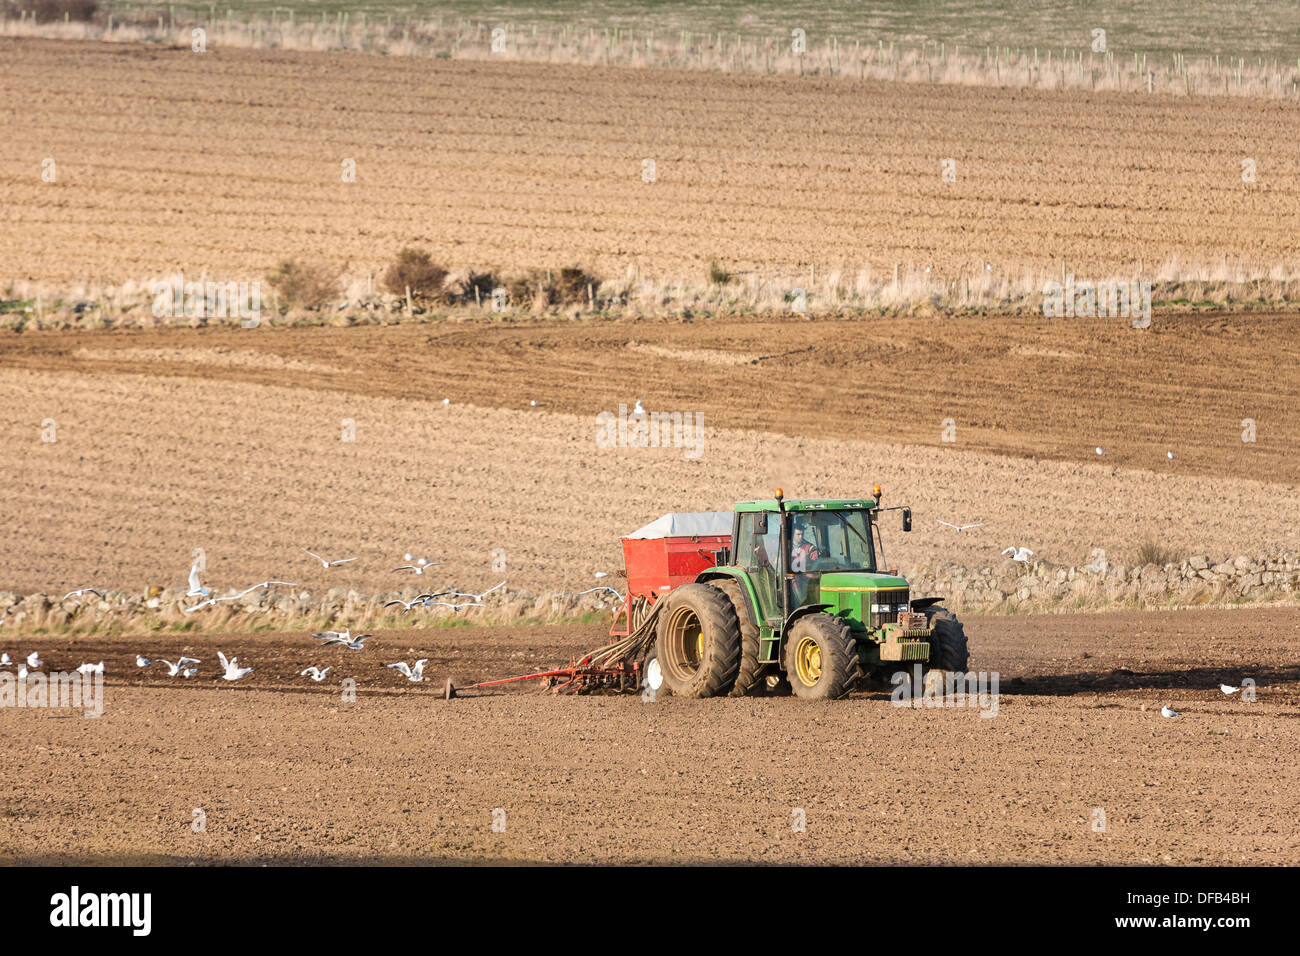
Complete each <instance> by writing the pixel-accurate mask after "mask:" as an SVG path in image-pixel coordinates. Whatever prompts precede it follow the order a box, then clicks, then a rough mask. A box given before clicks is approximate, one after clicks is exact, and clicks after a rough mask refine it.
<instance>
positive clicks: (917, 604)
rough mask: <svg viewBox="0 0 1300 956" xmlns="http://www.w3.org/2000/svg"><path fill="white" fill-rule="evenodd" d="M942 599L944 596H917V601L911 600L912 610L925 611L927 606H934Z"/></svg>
mask: <svg viewBox="0 0 1300 956" xmlns="http://www.w3.org/2000/svg"><path fill="white" fill-rule="evenodd" d="M942 600H943V598H937V597H928V598H917V599H916V600H915V601H912V602H911V604H912V610H913V611H924V610H925V609H926V608H928V607H933V606H934V605H936V604H938V603H939V602H940V601H942Z"/></svg>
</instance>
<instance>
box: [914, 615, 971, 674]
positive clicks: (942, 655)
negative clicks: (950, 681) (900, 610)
mask: <svg viewBox="0 0 1300 956" xmlns="http://www.w3.org/2000/svg"><path fill="white" fill-rule="evenodd" d="M925 615H926V617H927V618H928V619H929V622H930V627H931V628H932V629H933V630H932V632H931V634H930V661H929V663H928V664H927V665H926V668H925V676H924V678H923V681H924V686H925V687H927V688H928V687H929V686H930V683H931V682H932V681H935V682H938V683H939V685H940V687H941V688H942V687H943V686H944V682H946V680H947V677H946V674H947V673H948V672H952V673H954V674H965V673H966V670H967V666H968V665H969V663H970V651H969V650H968V649H967V646H966V631H965V629H964V628H963V627H962V626H961V621H959V620H957V615H955V614H953V613H952V611H949V610H948V609H947V608H945V607H939V606H938V605H936V606H934V607H931V608H927V609H926V611H925ZM931 675H933V676H931Z"/></svg>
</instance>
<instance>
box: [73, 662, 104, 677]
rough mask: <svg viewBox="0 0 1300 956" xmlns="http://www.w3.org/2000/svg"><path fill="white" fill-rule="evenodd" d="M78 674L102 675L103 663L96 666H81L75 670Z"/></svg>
mask: <svg viewBox="0 0 1300 956" xmlns="http://www.w3.org/2000/svg"><path fill="white" fill-rule="evenodd" d="M77 673H78V674H102V673H104V662H103V661H100V662H99V663H98V664H82V665H81V666H80V667H78V668H77Z"/></svg>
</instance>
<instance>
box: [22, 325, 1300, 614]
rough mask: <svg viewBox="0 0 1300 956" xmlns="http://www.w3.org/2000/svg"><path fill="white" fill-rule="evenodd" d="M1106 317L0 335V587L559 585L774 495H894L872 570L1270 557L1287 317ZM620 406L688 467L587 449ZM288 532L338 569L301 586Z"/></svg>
mask: <svg viewBox="0 0 1300 956" xmlns="http://www.w3.org/2000/svg"><path fill="white" fill-rule="evenodd" d="M1128 332H1129V330H1127V329H1125V328H1124V327H1123V325H1122V324H1121V325H1120V326H1119V327H1118V328H1116V327H1114V326H1113V325H1112V324H1108V323H1105V322H1093V323H1075V324H1071V323H1045V322H1035V321H1025V320H1008V319H998V320H992V319H974V318H969V319H949V320H945V321H943V322H942V323H937V322H932V321H928V320H923V319H895V320H889V321H887V322H886V321H859V322H841V323H821V322H817V323H807V322H748V323H745V322H739V323H728V324H719V323H708V324H702V325H694V324H677V323H672V324H663V323H649V322H647V323H637V322H618V323H585V322H584V323H574V322H570V321H565V320H559V321H557V320H551V321H547V322H537V323H531V324H522V325H514V324H489V323H486V322H485V323H481V324H475V325H473V326H471V325H467V324H436V325H429V324H418V325H416V324H411V325H402V326H395V327H361V328H350V329H348V328H322V329H307V328H291V329H283V330H277V329H270V328H260V329H250V330H240V329H230V330H220V329H212V330H188V329H178V330H159V331H135V332H104V333H84V332H80V333H53V332H52V333H39V334H22V335H8V336H0V423H2V424H0V439H2V440H3V442H4V446H5V448H6V449H7V453H6V454H5V455H4V456H3V457H2V458H0V501H2V502H3V505H4V511H5V513H6V515H7V516H8V520H7V521H6V522H5V523H4V524H3V526H0V582H3V586H4V587H7V588H12V589H17V590H22V591H34V590H42V591H46V592H50V591H55V592H57V593H59V594H61V593H63V591H64V590H70V589H72V588H75V587H85V586H89V585H97V586H108V587H121V588H128V589H140V588H144V587H145V586H148V585H176V584H182V583H184V580H185V575H186V573H187V571H188V568H189V565H190V562H191V554H192V552H193V549H195V548H203V549H204V551H205V552H206V561H207V567H208V578H207V579H205V581H207V580H209V579H210V583H211V584H213V585H215V586H217V587H219V588H231V587H239V588H243V587H247V586H248V585H250V584H253V583H256V582H258V581H264V580H267V578H268V577H270V578H274V579H277V580H282V581H292V582H294V583H297V584H300V585H302V586H304V587H307V588H310V589H311V590H313V591H316V590H319V589H323V588H327V587H345V588H356V589H358V590H361V591H370V592H379V591H386V590H390V589H396V588H398V587H400V586H403V585H406V584H408V583H409V584H428V583H430V581H429V580H428V578H427V577H426V578H425V579H423V580H415V579H411V578H410V577H409V576H404V575H398V574H394V573H393V570H392V569H393V568H396V567H397V566H398V565H400V564H403V563H404V562H403V561H401V560H400V558H401V555H402V554H403V553H405V552H407V551H412V552H414V553H416V554H422V555H424V556H427V557H428V558H429V559H430V560H433V561H443V562H445V564H444V567H443V568H441V569H439V572H438V574H439V577H438V578H437V579H436V580H435V581H434V582H432V583H435V584H436V583H441V582H444V581H445V582H447V583H451V584H454V585H456V586H460V587H462V589H464V587H465V586H474V589H475V590H478V589H480V588H481V587H486V586H490V585H492V584H495V583H497V581H499V580H500V579H501V577H503V576H504V577H507V578H508V579H509V580H510V582H511V585H512V586H513V587H529V588H533V589H539V590H540V589H545V588H554V587H561V588H566V589H572V590H576V589H581V588H586V587H591V586H592V585H594V584H596V583H597V581H596V579H595V578H594V577H593V575H594V574H595V573H596V572H597V571H601V570H604V571H610V572H613V571H614V570H616V569H617V568H619V567H621V554H620V551H619V546H618V537H619V535H622V534H626V533H628V532H630V531H632V530H633V529H635V528H637V527H640V526H641V525H642V524H644V523H645V522H647V521H650V520H651V519H653V518H655V517H657V516H659V515H660V514H662V513H664V512H667V511H692V510H714V509H718V510H727V509H730V508H731V507H732V505H733V504H734V502H735V501H737V500H742V499H746V498H754V497H767V496H770V494H771V493H772V489H773V488H774V487H775V486H776V485H778V484H780V485H781V486H782V487H784V489H785V490H786V492H787V494H789V495H791V496H805V497H815V496H842V495H850V496H851V495H854V494H864V493H868V492H869V491H870V488H871V485H872V484H873V483H875V482H880V483H881V484H882V485H883V486H884V488H885V497H884V501H885V504H899V505H901V504H909V505H911V506H913V508H914V509H915V516H916V521H915V529H916V530H915V531H914V532H913V533H912V534H911V535H903V534H902V533H901V532H900V531H898V530H897V528H895V527H894V526H892V525H890V526H887V535H886V545H887V550H886V557H887V559H888V563H889V565H890V566H897V567H902V568H909V567H911V566H913V565H916V564H933V563H936V562H938V561H943V560H956V561H959V562H962V563H965V564H968V565H970V566H980V565H989V564H996V563H997V562H998V561H999V560H1000V552H1001V551H1002V549H1004V548H1006V547H1008V546H1012V545H1015V546H1026V547H1029V548H1030V549H1031V550H1033V551H1034V552H1035V553H1036V554H1037V555H1038V556H1039V557H1040V558H1042V559H1045V560H1050V561H1053V562H1055V563H1057V564H1076V563H1081V562H1084V561H1087V560H1088V559H1089V555H1090V553H1091V550H1092V549H1093V548H1098V547H1099V548H1104V549H1106V551H1107V553H1108V555H1109V556H1110V559H1111V560H1112V561H1118V562H1120V563H1132V561H1133V559H1134V554H1133V552H1134V550H1135V548H1136V546H1137V544H1138V543H1139V542H1140V541H1142V540H1143V539H1145V538H1148V537H1150V538H1154V539H1156V540H1159V541H1162V542H1164V543H1166V544H1167V545H1169V546H1170V547H1171V548H1173V549H1174V550H1175V553H1178V554H1182V555H1187V554H1194V553H1198V552H1200V551H1205V552H1207V553H1209V554H1210V555H1211V556H1212V557H1215V559H1216V560H1217V559H1218V558H1221V557H1223V556H1224V555H1227V554H1229V553H1246V554H1258V553H1260V552H1261V551H1262V550H1263V549H1265V548H1267V547H1270V546H1274V545H1283V546H1288V547H1295V546H1296V545H1297V544H1298V543H1300V537H1298V535H1300V532H1298V531H1297V528H1300V467H1298V466H1297V459H1296V456H1295V454H1294V449H1295V448H1296V445H1297V441H1298V440H1300V416H1297V415H1296V414H1295V408H1296V405H1297V401H1298V400H1300V373H1298V372H1297V369H1298V368H1300V365H1298V364H1297V363H1296V361H1295V359H1296V355H1297V352H1296V349H1297V346H1296V344H1295V339H1294V338H1293V337H1292V336H1293V332H1294V320H1292V319H1290V318H1287V317H1276V316H1274V317H1270V316H1262V317H1261V316H1241V315H1233V316H1223V317H1213V318H1195V317H1185V318H1176V319H1169V320H1167V321H1164V322H1162V323H1160V324H1159V325H1158V326H1156V327H1155V328H1154V329H1153V330H1152V334H1150V335H1138V334H1137V333H1131V334H1126V333H1128ZM444 397H447V398H450V399H451V402H450V404H449V405H444V404H443V403H442V399H443V398H444ZM637 398H641V399H642V401H643V404H644V405H645V407H646V408H647V409H648V410H650V411H670V412H672V411H675V412H681V413H691V414H692V415H699V416H702V418H701V421H702V425H703V431H702V434H701V437H702V439H703V440H702V442H701V444H700V445H699V446H698V452H699V454H698V456H696V455H695V451H696V449H695V448H690V447H682V448H603V447H600V446H599V445H598V444H597V432H598V426H597V420H596V416H597V415H598V413H600V412H602V411H606V412H612V413H617V412H618V406H619V404H620V403H623V404H625V405H627V406H629V407H630V406H632V405H634V404H635V401H636V399H637ZM533 401H536V402H538V404H537V405H536V406H533V405H531V404H530V403H531V402H533ZM946 418H951V419H952V420H953V422H954V424H955V427H956V430H955V433H954V437H955V439H956V441H955V442H952V443H945V442H944V441H942V438H943V432H942V425H941V423H942V422H943V420H944V419H946ZM1244 418H1251V419H1253V420H1254V421H1255V423H1256V437H1257V441H1255V442H1254V443H1245V442H1243V441H1242V431H1243V429H1242V420H1243V419H1244ZM47 419H48V420H51V421H52V422H53V427H54V429H55V431H54V433H53V434H54V437H56V438H57V441H54V442H44V441H42V435H43V434H44V433H45V432H46V430H45V429H43V427H42V423H43V422H44V421H45V420H47ZM345 420H346V421H350V422H351V423H352V425H350V426H348V425H346V424H345ZM345 428H348V429H351V431H352V434H353V436H354V437H355V441H351V442H348V441H344V440H343V438H344V432H345ZM685 437H686V436H685V435H684V436H683V438H685ZM1097 447H1101V448H1102V449H1103V451H1105V452H1106V454H1105V455H1104V456H1098V455H1097V454H1096V453H1095V448H1097ZM1168 451H1173V452H1174V455H1175V457H1174V458H1173V460H1170V459H1169V458H1168V457H1167V452H1168ZM939 521H948V522H951V523H953V524H973V523H977V522H979V523H983V524H984V527H982V528H977V529H974V530H972V531H968V532H965V533H960V534H959V533H957V532H955V531H953V530H951V529H949V528H946V527H944V526H942V525H940V524H939ZM302 548H310V549H311V550H313V551H316V552H318V553H321V554H324V555H326V556H327V557H350V556H358V557H359V558H360V560H358V561H356V562H354V563H352V564H349V565H344V566H342V567H338V568H332V569H330V570H329V571H325V570H323V569H322V568H320V566H319V565H317V564H316V563H315V562H314V561H313V560H312V559H311V558H309V557H307V556H306V555H304V554H302V551H301V549H302ZM498 548H500V549H504V550H505V558H506V562H507V565H506V566H507V573H506V574H505V575H501V574H494V573H493V572H492V571H491V563H492V560H493V557H492V552H493V551H494V550H495V549H498ZM614 580H615V579H614V578H613V576H611V578H610V580H607V581H604V582H601V583H611V582H612V581H614Z"/></svg>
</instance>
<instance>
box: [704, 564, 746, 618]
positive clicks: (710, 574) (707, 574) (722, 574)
mask: <svg viewBox="0 0 1300 956" xmlns="http://www.w3.org/2000/svg"><path fill="white" fill-rule="evenodd" d="M722 578H727V579H730V580H732V581H736V582H739V584H740V595H741V597H743V598H744V599H745V610H746V611H748V612H749V620H750V621H751V622H752V623H753V624H754V626H755V627H758V626H759V624H760V623H761V621H760V619H759V616H758V609H757V608H756V607H755V606H754V596H753V595H752V594H751V593H750V591H751V588H752V585H751V584H750V583H749V581H748V580H746V578H745V576H744V575H743V574H734V573H732V572H729V571H719V570H715V569H712V568H710V569H709V570H708V571H702V572H701V573H700V574H699V575H697V576H696V578H695V583H696V584H708V583H709V582H710V581H718V580H721V579H722Z"/></svg>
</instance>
